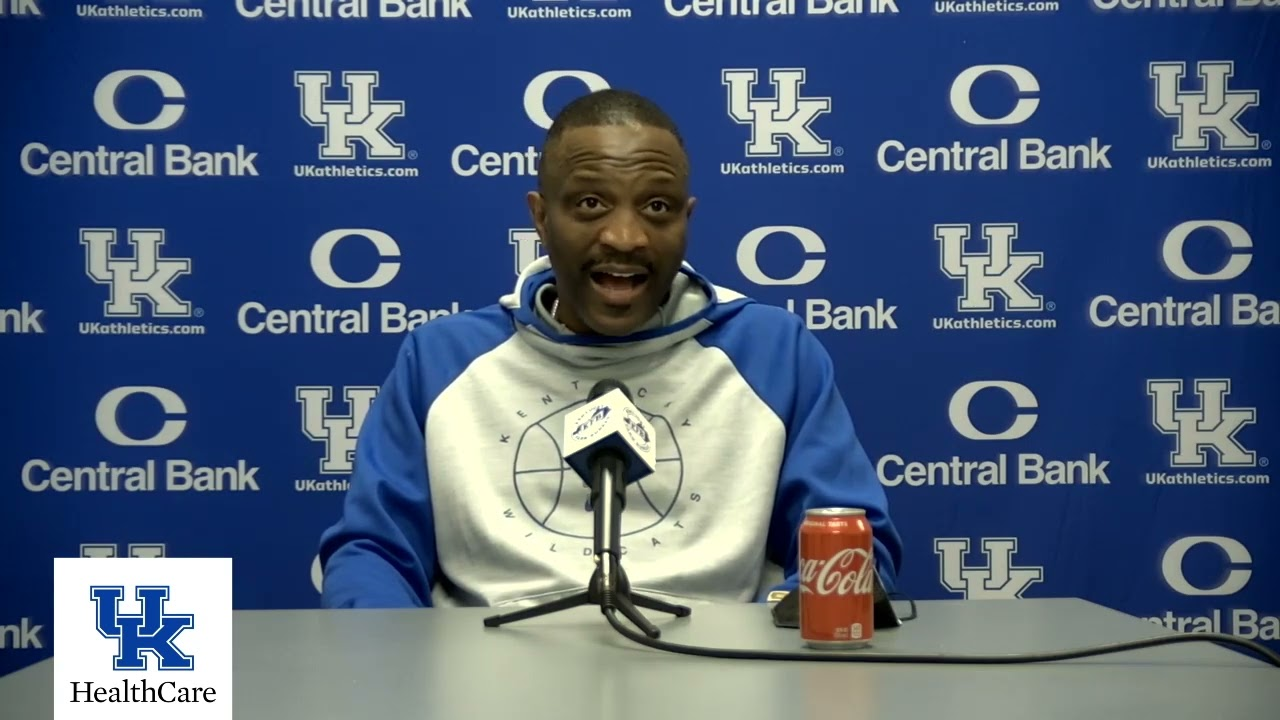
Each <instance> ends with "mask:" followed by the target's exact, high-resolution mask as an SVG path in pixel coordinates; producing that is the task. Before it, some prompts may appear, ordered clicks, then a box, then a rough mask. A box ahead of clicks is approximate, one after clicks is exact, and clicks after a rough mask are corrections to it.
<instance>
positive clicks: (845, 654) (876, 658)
mask: <svg viewBox="0 0 1280 720" xmlns="http://www.w3.org/2000/svg"><path fill="white" fill-rule="evenodd" d="M601 612H602V613H603V614H604V616H605V617H606V618H607V619H608V620H609V624H610V625H612V626H613V629H614V630H616V631H618V633H619V634H621V635H622V636H623V637H625V638H627V639H628V640H631V641H632V642H635V643H638V644H640V645H644V646H647V647H651V648H653V649H655V650H662V651H665V652H671V653H679V654H681V655H695V656H698V657H710V658H721V659H726V660H797V661H800V662H865V663H909V664H954V665H1016V664H1023V663H1042V662H1056V661H1059V660H1074V659H1076V658H1083V657H1093V656H1096V655H1107V654H1110V653H1118V652H1127V651H1129V650H1141V649H1143V648H1149V647H1156V646H1159V645H1174V644H1177V643H1187V642H1212V643H1219V644H1222V645H1234V646H1236V647H1239V648H1243V649H1246V650H1250V651H1252V652H1254V653H1256V654H1258V655H1260V656H1261V657H1262V659H1263V660H1265V661H1266V662H1268V663H1270V664H1271V665H1274V666H1275V667H1277V668H1280V653H1276V652H1275V651H1273V650H1271V649H1270V648H1268V647H1266V646H1265V645H1262V644H1261V643H1258V642H1254V641H1253V640H1246V639H1244V638H1241V637H1236V636H1234V635H1227V634H1225V633H1182V634H1177V635H1166V636H1161V637H1154V638H1147V639H1145V640H1126V641H1124V642H1117V643H1110V644H1107V645H1095V646H1092V647H1082V648H1072V649H1068V650H1053V651H1048V652H1032V653H1009V654H1005V655H952V654H942V653H931V654H919V653H914V654H913V653H883V652H876V651H874V650H866V649H863V650H854V651H834V650H831V651H829V650H812V651H809V652H778V651H771V650H731V649H728V648H713V647H703V646H696V645H682V644H680V643H673V642H667V641H665V640H660V639H654V638H649V637H646V636H645V635H644V634H642V633H638V632H636V631H635V630H633V629H632V628H630V627H627V626H626V625H625V624H624V623H623V622H622V621H620V620H619V619H618V617H617V610H616V608H614V607H613V606H612V603H610V604H609V605H608V606H603V607H601Z"/></svg>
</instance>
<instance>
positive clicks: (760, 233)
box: [735, 225, 898, 330]
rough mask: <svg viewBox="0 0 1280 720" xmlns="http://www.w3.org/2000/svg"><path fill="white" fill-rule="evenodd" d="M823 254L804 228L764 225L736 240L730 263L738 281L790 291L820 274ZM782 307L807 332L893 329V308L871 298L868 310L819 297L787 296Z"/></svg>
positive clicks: (817, 237) (813, 235)
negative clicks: (734, 265)
mask: <svg viewBox="0 0 1280 720" xmlns="http://www.w3.org/2000/svg"><path fill="white" fill-rule="evenodd" d="M783 248H785V249H786V250H785V251H783V250H782V249H783ZM826 253H827V244H826V242H824V241H823V239H822V237H821V236H820V235H818V233H816V232H814V231H813V230H811V229H809V228H807V227H801V226H799V225H766V226H763V227H758V228H755V229H754V230H751V231H750V232H748V233H747V234H746V235H744V236H743V237H742V240H740V241H739V242H738V249H737V254H736V258H735V259H736V260H737V264H738V270H739V272H741V273H742V276H743V277H744V278H746V279H747V280H749V281H750V282H752V283H755V284H756V285H759V286H762V287H773V286H782V287H796V286H802V285H808V284H809V283H811V282H813V281H815V280H817V279H818V277H819V276H821V275H822V272H823V270H825V269H826V266H827V261H826ZM779 255H780V256H781V257H778V256H779ZM796 257H800V258H802V260H801V261H800V263H799V267H798V268H797V269H792V268H796V264H797V263H796V262H795V258H796ZM764 258H770V259H771V260H772V262H768V261H766V260H765V259H764ZM775 263H776V264H775ZM784 306H785V307H786V308H787V310H788V311H790V312H793V313H796V314H797V315H800V316H802V317H803V318H804V320H805V326H806V327H808V328H809V329H810V330H896V329H898V323H897V320H896V319H895V318H894V317H893V314H894V312H895V311H896V310H897V309H898V306H897V305H890V304H888V303H886V302H885V300H884V298H876V300H875V304H874V305H852V306H851V305H841V304H838V303H835V302H832V301H831V300H828V299H826V298H820V297H806V298H794V297H788V298H786V300H785V302H784Z"/></svg>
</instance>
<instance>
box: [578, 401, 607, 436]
mask: <svg viewBox="0 0 1280 720" xmlns="http://www.w3.org/2000/svg"><path fill="white" fill-rule="evenodd" d="M583 415H586V418H585V419H584V418H583V417H582V415H579V416H578V419H577V420H575V422H576V423H577V426H575V427H574V428H573V439H574V440H590V439H591V438H593V437H595V436H596V435H597V434H599V433H600V431H601V430H602V429H604V428H605V427H607V425H606V424H605V420H606V419H608V417H609V406H608V405H601V406H599V407H596V408H594V409H591V412H590V413H589V414H588V413H583Z"/></svg>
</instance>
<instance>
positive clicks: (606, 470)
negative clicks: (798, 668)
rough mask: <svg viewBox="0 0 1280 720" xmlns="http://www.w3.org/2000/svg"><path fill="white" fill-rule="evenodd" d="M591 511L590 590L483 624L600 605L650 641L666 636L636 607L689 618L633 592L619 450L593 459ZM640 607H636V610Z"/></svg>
mask: <svg viewBox="0 0 1280 720" xmlns="http://www.w3.org/2000/svg"><path fill="white" fill-rule="evenodd" d="M592 460H593V462H592V463H591V467H592V468H593V470H594V471H593V472H592V477H591V507H592V509H593V510H594V511H595V533H594V535H595V555H596V569H595V572H593V573H592V574H591V581H590V582H589V583H588V584H587V589H586V590H584V591H582V592H579V593H575V594H573V595H570V596H568V597H563V598H560V599H559V600H552V601H550V602H546V603H543V604H541V605H537V606H534V607H531V608H525V609H523V610H516V611H514V612H510V613H506V614H503V615H494V616H491V617H487V618H485V619H484V626H485V627H498V626H499V625H506V624H508V623H513V622H517V621H520V620H528V619H530V618H535V617H540V616H542V615H549V614H551V613H554V612H559V611H561V610H568V609H569V608H575V607H578V606H580V605H599V606H600V611H601V612H602V613H605V614H608V613H609V611H610V610H617V611H619V612H621V613H622V614H623V615H624V616H626V618H627V619H628V620H630V621H631V622H632V623H634V624H635V626H636V627H638V628H640V630H641V631H642V632H643V633H644V634H645V635H647V636H649V637H651V638H654V639H657V638H658V637H661V635H662V633H661V632H659V630H658V628H657V627H655V626H654V624H653V623H651V622H649V620H648V618H646V617H645V616H644V614H643V613H641V612H640V610H639V609H638V607H642V608H647V609H649V610H655V611H657V612H664V613H670V614H672V615H675V616H676V617H688V616H689V614H690V613H692V612H693V611H692V610H691V609H689V608H688V607H686V606H684V605H673V604H671V603H668V602H664V601H662V600H659V599H657V598H653V597H649V596H647V595H644V594H642V593H632V592H631V582H630V581H629V580H628V579H627V573H626V571H624V570H623V569H622V556H621V553H622V511H623V509H625V508H626V504H627V486H626V483H625V482H623V480H622V476H623V474H624V469H625V463H624V461H623V458H622V456H621V455H619V454H618V453H617V452H616V451H612V450H602V451H601V452H600V454H599V455H597V456H596V457H595V458H592ZM637 606H638V607H637Z"/></svg>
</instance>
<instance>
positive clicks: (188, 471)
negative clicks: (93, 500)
mask: <svg viewBox="0 0 1280 720" xmlns="http://www.w3.org/2000/svg"><path fill="white" fill-rule="evenodd" d="M190 422H191V420H190V416H189V411H188V406H187V403H186V401H184V400H183V398H182V397H181V396H180V395H178V394H177V393H176V392H174V391H173V390H172V389H170V388H166V387H162V386H156V385H124V386H120V387H116V388H112V389H110V390H108V391H107V392H105V393H103V395H102V397H101V398H99V400H98V402H97V404H96V405H95V406H94V411H93V426H94V427H96V429H97V431H98V433H99V434H100V435H101V436H102V439H103V440H106V441H107V443H109V444H110V445H111V446H112V448H128V449H134V448H148V449H156V450H158V449H159V448H168V447H171V446H173V444H174V443H176V442H177V441H178V440H179V439H181V438H182V437H183V436H184V435H185V434H186V432H187V430H188V427H189V423H190ZM72 427H74V426H72ZM110 457H111V459H103V460H99V461H96V462H91V463H87V464H85V465H81V466H63V465H57V464H55V463H53V462H51V461H49V460H46V459H44V458H35V459H32V460H28V461H27V462H26V463H24V464H23V466H22V485H23V487H24V488H26V490H27V491H29V492H49V491H52V492H54V493H78V492H92V493H102V492H118V493H126V494H131V493H147V492H196V493H205V492H249V491H252V492H257V491H258V490H259V487H258V479H257V473H258V470H259V468H258V467H256V466H252V465H250V464H249V463H248V462H247V461H246V460H244V459H235V460H234V461H233V463H234V464H228V465H199V464H196V463H195V462H193V461H191V460H189V459H185V458H184V459H178V458H167V459H161V458H158V457H156V456H155V455H150V456H149V457H145V458H139V457H138V454H137V453H136V451H134V452H129V451H121V450H118V449H112V450H111V455H110ZM188 457H189V456H188ZM124 458H128V462H130V463H134V464H119V463H118V461H119V460H121V459H124Z"/></svg>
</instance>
